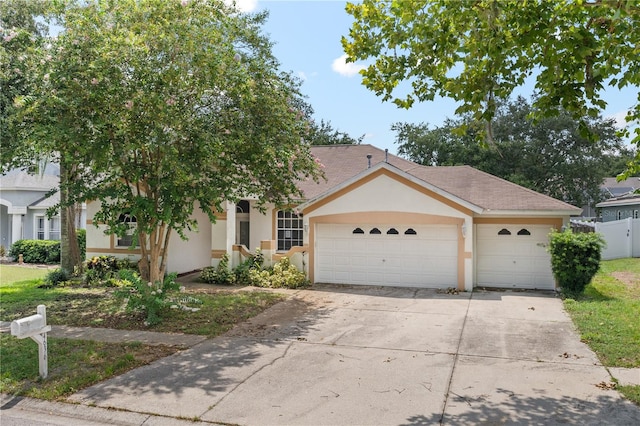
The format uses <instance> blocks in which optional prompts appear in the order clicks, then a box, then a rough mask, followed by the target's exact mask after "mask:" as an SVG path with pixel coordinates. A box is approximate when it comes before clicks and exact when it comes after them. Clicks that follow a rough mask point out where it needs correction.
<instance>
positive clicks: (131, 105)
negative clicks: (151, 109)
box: [124, 101, 133, 109]
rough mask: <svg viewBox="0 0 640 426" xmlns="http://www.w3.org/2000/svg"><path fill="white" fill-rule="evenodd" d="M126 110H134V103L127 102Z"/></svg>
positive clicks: (125, 104)
mask: <svg viewBox="0 0 640 426" xmlns="http://www.w3.org/2000/svg"><path fill="white" fill-rule="evenodd" d="M124 106H125V108H127V109H131V108H133V101H127V102H125V103H124Z"/></svg>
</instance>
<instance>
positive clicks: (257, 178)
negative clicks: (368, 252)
mask: <svg viewBox="0 0 640 426" xmlns="http://www.w3.org/2000/svg"><path fill="white" fill-rule="evenodd" d="M59 16H60V20H61V22H62V23H63V27H64V30H63V31H62V32H61V33H60V34H59V36H58V37H57V38H55V39H52V40H50V42H49V44H48V45H47V50H46V52H44V55H43V56H44V60H42V61H41V62H38V63H39V64H41V66H38V67H37V70H36V73H37V75H38V77H39V78H38V79H39V84H38V85H37V87H36V88H35V89H34V90H33V91H32V92H31V93H30V94H29V95H28V96H25V97H21V98H18V99H17V102H16V104H17V105H18V106H19V107H20V117H21V125H23V126H24V129H23V130H22V131H21V136H22V138H23V140H30V141H33V142H34V143H38V144H39V145H38V146H39V149H42V150H45V151H47V150H49V151H52V152H53V151H57V152H59V153H60V157H61V161H64V162H65V163H66V164H73V165H75V168H74V170H73V171H74V173H75V175H74V178H73V179H68V180H66V181H64V182H63V183H61V187H62V189H64V190H66V191H67V194H68V200H67V201H66V202H67V203H69V204H71V203H74V202H78V201H84V200H99V201H100V206H101V207H100V211H99V212H98V213H96V215H95V216H94V218H93V219H94V221H95V223H104V224H106V225H107V226H108V231H107V232H115V233H117V234H118V235H123V234H125V233H126V232H127V231H129V226H130V223H127V221H123V219H122V218H123V217H128V218H132V217H135V219H136V221H135V222H136V227H135V236H136V237H137V238H136V239H137V242H138V245H139V247H140V250H141V253H142V255H141V262H140V266H141V271H142V273H143V275H144V279H146V280H149V281H152V282H157V281H162V278H163V276H164V273H165V268H166V261H167V252H168V249H169V243H170V240H171V236H172V233H174V232H175V233H177V234H178V235H180V236H181V237H183V238H185V237H186V236H185V231H187V230H191V229H196V228H197V223H196V222H195V221H194V220H193V218H192V213H193V212H194V209H195V208H200V209H201V210H202V211H203V212H205V213H206V214H207V215H208V216H209V218H210V220H211V221H215V215H214V209H217V210H221V209H222V205H221V204H222V202H223V201H225V200H230V201H234V200H237V199H238V198H240V197H242V196H243V195H246V194H252V195H254V196H256V197H257V198H258V199H259V200H260V202H261V203H265V202H274V203H276V204H286V203H289V202H292V201H293V200H295V199H296V198H297V197H299V196H300V195H301V194H299V192H298V190H297V187H296V183H297V181H298V180H300V179H316V178H318V176H319V175H320V172H319V168H318V165H317V162H316V160H315V159H314V158H313V157H312V155H311V154H310V149H309V145H308V144H306V143H304V142H302V141H303V136H304V135H305V132H306V129H307V122H306V120H305V119H304V114H303V112H302V111H300V110H299V109H297V108H296V107H295V106H296V105H297V104H299V102H298V99H299V98H300V94H299V91H298V85H297V84H296V82H295V81H294V80H293V79H292V77H291V76H290V75H289V74H286V73H282V72H280V70H279V64H278V62H277V60H276V59H275V58H274V57H273V55H272V53H271V42H270V41H269V40H268V39H267V38H266V37H265V36H264V35H262V33H261V31H260V29H261V25H262V23H263V21H264V19H265V18H266V14H263V13H261V14H256V15H245V14H241V13H240V12H238V11H237V10H236V9H235V8H233V7H232V6H227V5H226V4H225V3H224V2H223V1H197V0H191V1H187V0H185V1H182V2H180V1H166V0H121V1H117V2H114V1H109V0H90V1H85V0H82V1H80V0H78V1H71V2H67V3H66V4H63V7H62V8H61V9H60V10H59ZM45 134H46V136H47V137H46V139H44V140H39V139H38V138H37V137H36V136H37V135H45Z"/></svg>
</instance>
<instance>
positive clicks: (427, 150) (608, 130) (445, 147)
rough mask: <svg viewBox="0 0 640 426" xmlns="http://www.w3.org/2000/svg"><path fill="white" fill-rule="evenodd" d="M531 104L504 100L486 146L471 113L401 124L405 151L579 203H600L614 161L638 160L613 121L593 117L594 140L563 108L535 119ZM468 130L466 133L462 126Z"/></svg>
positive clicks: (399, 129)
mask: <svg viewBox="0 0 640 426" xmlns="http://www.w3.org/2000/svg"><path fill="white" fill-rule="evenodd" d="M531 111H532V107H531V105H530V104H529V103H528V102H527V101H526V100H525V99H524V98H518V99H516V100H515V101H512V102H501V103H500V104H499V105H498V108H497V110H496V115H495V117H494V119H493V132H494V143H493V144H492V145H491V146H489V147H483V146H481V145H480V144H478V143H477V133H479V132H483V131H484V126H483V125H482V123H479V122H478V121H476V120H474V119H473V118H472V117H471V116H470V115H467V116H466V117H463V118H460V119H457V120H453V119H449V120H447V121H446V122H445V123H444V125H443V126H439V127H436V128H433V129H430V128H429V127H428V126H427V125H425V124H417V125H416V124H409V123H396V124H394V125H393V126H392V129H393V130H395V131H396V132H397V136H396V143H398V144H399V147H398V152H399V154H400V155H402V156H405V157H407V158H409V159H410V160H412V161H415V162H417V163H420V164H424V165H431V166H454V165H461V164H467V165H470V166H473V167H476V168H478V169H480V170H483V171H486V172H487V173H491V174H493V175H496V176H499V177H502V178H503V179H507V180H509V181H512V182H514V183H517V184H519V185H523V186H525V187H527V188H531V189H533V190H535V191H538V192H541V193H543V194H547V195H550V196H552V197H555V198H558V199H561V200H564V201H566V202H569V203H571V204H574V205H576V206H583V205H585V204H587V203H588V202H590V201H595V202H597V201H600V199H601V197H602V195H601V189H600V186H601V185H602V182H603V180H604V178H605V177H608V176H610V174H609V173H610V169H611V165H612V164H618V165H620V164H625V163H626V162H628V161H630V160H631V159H632V158H633V153H632V151H631V150H629V149H628V148H627V147H626V146H625V145H624V143H623V142H622V140H621V139H620V137H618V136H617V135H616V127H615V126H614V122H613V120H603V119H601V118H595V119H589V120H588V121H587V125H588V126H589V130H590V131H591V132H592V133H594V134H595V135H597V138H596V140H595V141H590V140H588V139H587V138H585V137H584V136H582V135H580V132H579V131H578V127H579V123H578V121H577V120H575V119H573V118H571V116H570V115H569V114H568V113H566V112H564V111H560V113H559V115H558V116H555V117H546V118H542V119H540V120H537V121H534V120H532V119H531V118H530V115H531ZM460 128H465V129H466V131H465V132H464V133H462V134H461V133H460V132H459V131H457V129H460Z"/></svg>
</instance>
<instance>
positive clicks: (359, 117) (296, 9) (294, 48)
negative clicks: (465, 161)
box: [236, 0, 637, 153]
mask: <svg viewBox="0 0 640 426" xmlns="http://www.w3.org/2000/svg"><path fill="white" fill-rule="evenodd" d="M236 3H237V5H238V6H239V7H240V8H241V9H243V10H244V11H249V12H250V11H261V10H268V11H269V19H268V21H267V23H266V25H265V26H264V31H265V33H266V34H268V35H269V36H270V39H271V40H272V41H273V42H274V43H275V46H274V53H275V56H276V57H277V58H278V59H279V61H280V63H281V64H282V69H283V70H285V71H292V72H293V73H294V74H296V75H298V76H299V77H300V78H302V79H303V80H304V83H303V85H302V91H303V93H304V94H305V95H307V96H308V102H309V103H310V104H311V105H312V106H313V109H314V111H315V118H316V119H317V120H318V121H319V120H320V119H324V120H325V121H326V120H328V121H330V122H331V125H332V126H333V127H334V128H337V129H338V130H340V131H343V132H347V133H349V134H350V135H351V136H353V137H359V136H361V135H366V137H365V140H364V142H363V143H369V144H372V145H375V146H377V147H379V148H382V149H384V148H388V149H389V152H392V153H395V152H396V150H397V144H395V143H394V142H395V132H392V131H391V125H392V124H393V123H396V122H409V123H421V122H425V123H429V124H430V125H431V127H435V126H438V125H441V124H442V123H443V121H444V120H445V119H446V118H447V117H450V118H453V117H454V110H455V109H456V103H455V102H454V101H452V100H450V99H437V100H434V101H432V102H424V103H417V104H414V106H413V107H412V108H411V109H410V110H405V109H399V108H397V107H396V106H395V105H394V104H392V103H389V102H385V103H383V102H382V100H381V99H380V98H378V97H377V96H376V95H375V94H374V93H373V92H371V91H369V90H368V89H366V88H365V87H364V86H362V84H361V83H360V76H359V74H358V73H357V67H356V66H354V64H345V62H344V52H343V50H342V45H341V44H340V38H341V36H343V35H347V34H348V32H349V28H350V26H351V23H352V21H353V20H352V18H351V16H350V15H348V14H347V13H346V12H345V10H344V8H345V4H346V1H341V0H324V1H312V0H289V1H286V0H236ZM636 93H637V88H636V90H631V89H627V90H625V91H623V92H619V91H617V90H611V91H608V92H607V93H606V94H605V96H604V99H605V101H607V102H608V104H609V106H608V108H607V109H606V110H605V112H604V114H603V115H604V116H606V117H614V118H616V119H617V120H618V121H619V122H620V123H622V122H624V115H625V114H626V110H627V109H628V108H629V107H630V106H632V105H633V104H634V100H635V97H636ZM518 94H521V95H523V96H525V97H527V98H529V97H530V96H531V94H532V91H531V88H523V89H522V91H521V92H519V93H518Z"/></svg>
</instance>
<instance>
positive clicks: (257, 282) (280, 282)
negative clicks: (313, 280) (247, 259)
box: [249, 257, 309, 288]
mask: <svg viewBox="0 0 640 426" xmlns="http://www.w3.org/2000/svg"><path fill="white" fill-rule="evenodd" d="M249 279H250V282H251V284H252V285H254V286H256V287H269V288H300V287H304V286H306V285H308V284H309V280H307V277H306V276H305V275H304V272H301V271H298V268H296V267H295V266H294V265H292V264H291V261H290V260H289V258H288V257H285V258H283V259H282V260H280V261H279V262H278V263H276V264H275V265H273V268H269V269H264V270H259V269H251V270H249Z"/></svg>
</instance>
